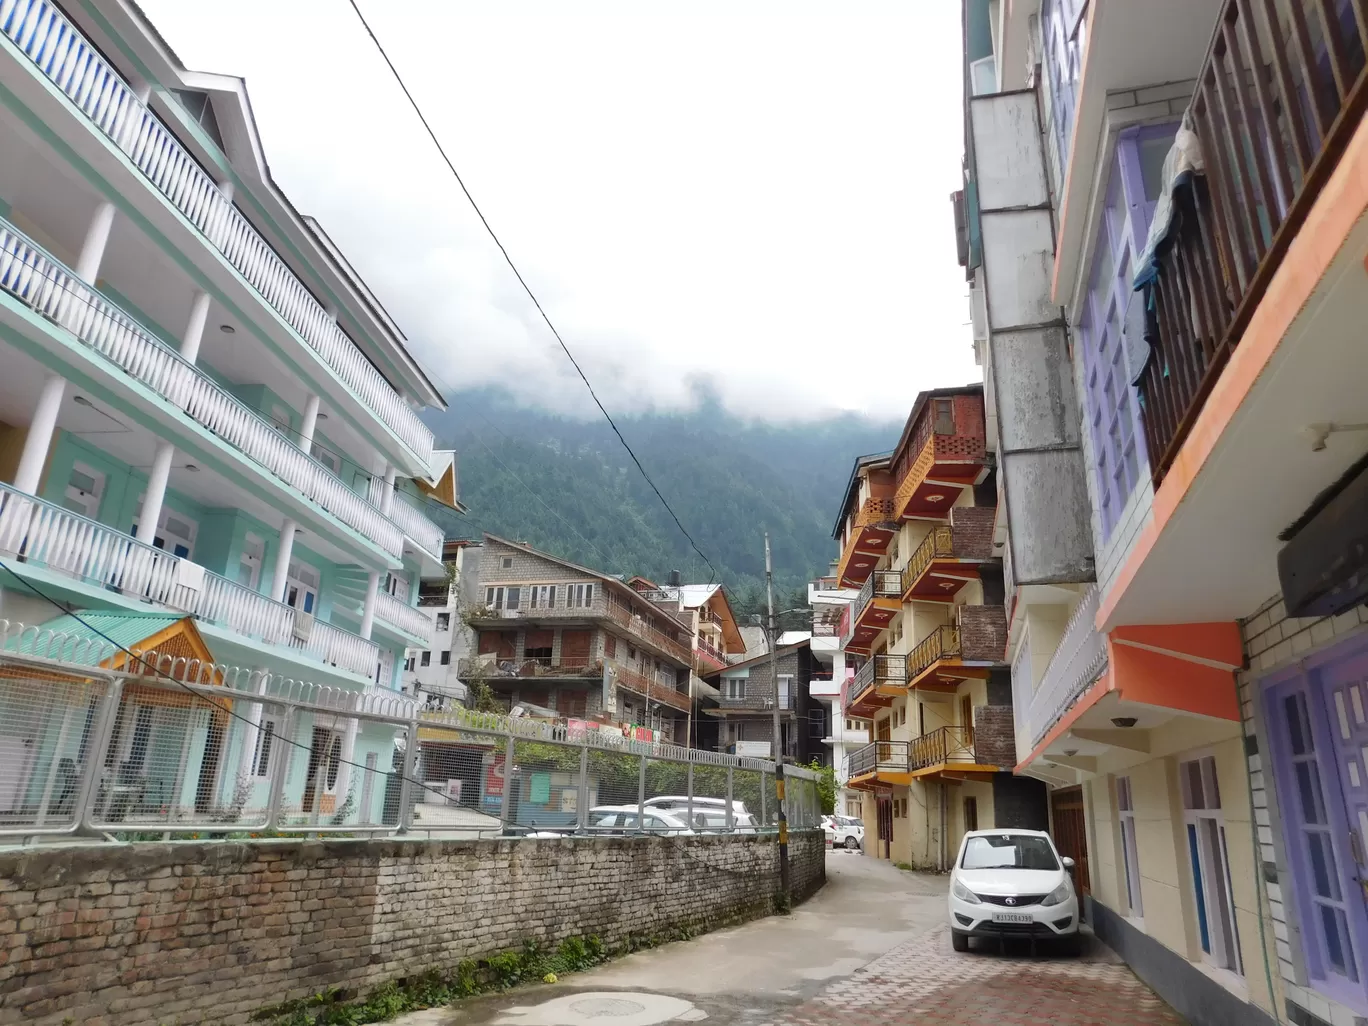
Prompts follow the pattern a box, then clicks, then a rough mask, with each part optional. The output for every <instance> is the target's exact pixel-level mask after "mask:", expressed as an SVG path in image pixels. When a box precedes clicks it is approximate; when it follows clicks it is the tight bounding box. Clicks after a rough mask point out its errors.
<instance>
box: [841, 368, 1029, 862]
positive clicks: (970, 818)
mask: <svg viewBox="0 0 1368 1026" xmlns="http://www.w3.org/2000/svg"><path fill="white" fill-rule="evenodd" d="M996 519H997V485H996V479H995V476H994V470H993V466H992V463H991V461H990V460H989V458H988V454H987V447H986V424H985V419H984V401H983V388H982V386H980V385H968V386H964V387H962V388H942V389H935V390H932V391H929V392H923V393H921V394H920V395H919V396H918V397H917V400H916V403H915V404H914V406H913V408H912V412H911V414H910V416H909V417H908V419H907V424H906V427H905V428H904V430H903V433H902V436H901V437H900V438H899V440H898V444H897V447H896V448H894V450H893V451H892V452H891V453H888V454H886V455H882V456H878V457H865V458H861V459H858V460H856V461H855V466H854V470H853V472H852V475H851V480H850V484H849V486H848V488H847V491H846V496H845V502H844V505H843V507H842V511H841V517H840V519H839V520H838V521H837V524H836V528H835V530H834V532H833V534H834V535H835V536H836V537H838V538H839V539H840V541H841V544H842V550H841V557H840V560H839V561H838V563H837V577H838V579H837V581H836V582H835V583H836V584H838V585H840V586H841V587H844V588H858V589H859V591H858V592H857V594H856V596H855V599H854V601H853V602H851V603H850V605H849V606H848V607H847V610H846V612H845V613H844V614H843V617H842V621H841V631H842V635H841V648H842V650H843V651H844V654H845V657H846V659H848V660H851V661H852V662H854V663H856V664H857V666H856V669H855V672H854V674H853V675H852V676H851V677H850V678H849V679H848V680H846V681H845V682H844V683H843V695H842V700H841V704H842V707H843V709H844V710H845V714H846V716H848V717H851V719H852V721H854V720H855V719H859V720H864V721H869V722H870V723H871V724H872V734H873V741H872V742H871V743H870V744H868V745H866V746H865V747H863V748H860V749H858V750H856V751H855V752H853V753H851V754H850V755H849V757H848V758H847V769H846V774H847V779H848V786H850V787H851V788H853V789H855V790H858V791H861V792H863V794H864V801H863V802H862V809H863V812H862V815H863V817H864V819H865V825H866V835H865V836H866V846H865V847H866V851H867V852H869V853H871V854H874V855H877V856H878V857H880V858H886V859H892V860H894V861H897V862H908V863H911V864H912V865H916V866H925V867H936V868H944V867H945V866H946V865H947V864H948V863H949V860H950V859H952V858H953V857H954V854H955V852H956V851H957V849H958V845H959V839H960V837H961V836H962V835H963V833H964V832H965V831H966V830H975V829H981V828H988V827H993V826H1021V827H1043V826H1044V825H1045V823H1046V815H1045V809H1044V801H1045V799H1044V789H1043V787H1042V786H1041V785H1040V784H1039V782H1038V781H1033V780H1023V779H1020V778H1017V777H1014V776H1013V775H1012V769H1013V767H1014V766H1015V763H1016V758H1015V743H1014V729H1015V728H1014V724H1013V720H1012V702H1011V680H1010V675H1009V672H1008V670H1007V667H1006V665H1005V652H1006V644H1007V619H1006V611H1005V609H1004V607H1003V579H1002V560H1001V558H1000V556H999V554H998V553H999V548H1000V547H999V545H998V544H997V543H996V542H995V539H994V533H995V525H996Z"/></svg>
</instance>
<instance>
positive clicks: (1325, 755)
mask: <svg viewBox="0 0 1368 1026" xmlns="http://www.w3.org/2000/svg"><path fill="white" fill-rule="evenodd" d="M1365 654H1368V638H1363V637H1359V638H1355V639H1353V640H1352V641H1350V642H1347V643H1344V644H1340V645H1336V646H1334V647H1333V648H1331V649H1329V650H1328V651H1326V652H1323V653H1320V654H1319V655H1317V656H1313V657H1312V658H1311V659H1308V660H1306V662H1305V663H1304V664H1303V666H1302V667H1297V668H1292V669H1288V670H1284V671H1283V672H1281V673H1277V674H1274V675H1272V676H1270V677H1266V678H1264V679H1263V680H1262V681H1260V689H1261V691H1262V697H1263V703H1264V706H1263V711H1264V723H1265V724H1266V725H1267V734H1268V742H1269V749H1270V751H1269V756H1270V760H1271V763H1272V768H1273V781H1274V785H1275V787H1276V789H1277V795H1278V808H1279V811H1280V813H1281V815H1280V817H1279V819H1280V820H1281V827H1282V839H1283V850H1284V851H1285V852H1286V853H1287V862H1288V869H1289V870H1290V873H1289V876H1290V879H1287V880H1285V881H1284V884H1285V886H1286V887H1287V889H1288V890H1290V892H1291V894H1292V896H1293V898H1294V900H1295V907H1296V912H1297V916H1298V919H1299V920H1300V922H1301V926H1302V931H1301V938H1302V945H1301V948H1302V954H1303V956H1304V957H1305V960H1306V970H1307V975H1308V977H1309V982H1310V983H1311V986H1312V989H1314V990H1316V991H1317V992H1319V993H1321V994H1323V995H1325V996H1326V997H1329V998H1332V999H1334V1000H1335V1001H1338V1002H1340V1003H1341V1004H1343V1005H1347V1006H1348V1007H1350V1008H1352V1009H1353V1010H1354V1011H1356V1012H1358V1013H1360V1014H1362V1013H1364V1012H1368V975H1366V974H1368V906H1365V904H1364V901H1363V900H1362V899H1360V898H1358V895H1359V894H1361V893H1362V891H1361V890H1360V887H1361V885H1360V884H1359V883H1358V881H1357V880H1356V879H1355V877H1354V870H1353V868H1352V867H1353V865H1354V861H1353V855H1352V853H1351V852H1350V851H1349V850H1347V847H1346V845H1345V844H1344V839H1345V838H1347V837H1348V836H1349V831H1350V830H1351V829H1353V825H1352V824H1350V822H1349V818H1348V814H1347V812H1346V806H1345V801H1344V796H1343V793H1342V784H1341V782H1340V775H1339V767H1338V765H1337V760H1338V754H1337V752H1336V748H1335V742H1334V740H1333V737H1332V733H1331V731H1332V729H1333V728H1332V727H1331V725H1330V718H1329V713H1328V711H1327V709H1326V703H1325V693H1324V690H1323V688H1322V684H1321V677H1322V675H1323V673H1324V672H1326V671H1329V670H1333V669H1334V668H1335V667H1336V666H1338V665H1339V664H1342V663H1348V662H1354V661H1360V660H1362V659H1363V658H1364V656H1365ZM1291 696H1301V697H1302V700H1303V702H1304V708H1305V709H1306V711H1307V713H1308V720H1309V726H1310V733H1311V741H1312V749H1311V752H1310V759H1309V760H1308V759H1307V757H1306V756H1301V757H1296V756H1294V754H1293V751H1292V742H1291V739H1290V736H1289V733H1288V721H1287V718H1286V716H1285V715H1284V711H1283V710H1284V702H1285V700H1287V699H1288V698H1289V697H1291ZM1299 761H1301V762H1308V761H1309V763H1310V765H1311V766H1313V767H1314V769H1315V771H1316V773H1317V774H1318V776H1319V789H1320V793H1321V795H1322V796H1323V801H1324V805H1325V811H1326V818H1327V823H1326V824H1324V826H1325V828H1326V829H1325V833H1326V835H1327V837H1328V838H1329V840H1330V843H1331V846H1332V851H1333V852H1334V856H1335V867H1334V868H1335V872H1336V878H1337V881H1338V885H1339V887H1340V889H1341V891H1342V892H1343V893H1344V894H1345V895H1346V896H1347V895H1351V894H1352V895H1353V896H1354V899H1355V900H1353V901H1351V902H1348V903H1347V904H1348V914H1349V922H1348V927H1349V938H1350V939H1351V941H1352V943H1353V946H1354V951H1353V958H1354V971H1355V974H1356V975H1357V977H1358V979H1357V980H1352V979H1350V978H1348V977H1346V976H1343V975H1341V974H1339V973H1336V972H1334V971H1332V970H1331V969H1330V968H1329V967H1328V965H1327V962H1328V960H1327V958H1326V955H1325V952H1324V940H1323V938H1322V934H1321V932H1320V929H1319V927H1318V924H1317V923H1316V921H1315V920H1314V918H1313V917H1314V916H1315V914H1316V909H1317V907H1318V901H1317V899H1316V896H1315V895H1313V894H1312V891H1311V873H1312V867H1311V864H1310V863H1311V859H1310V854H1309V850H1308V847H1307V842H1306V839H1305V838H1304V836H1303V834H1304V833H1306V832H1308V831H1316V830H1318V829H1319V825H1318V824H1314V823H1308V822H1306V820H1305V817H1304V816H1303V814H1302V810H1301V797H1300V791H1299V788H1298V782H1297V775H1296V763H1297V762H1299Z"/></svg>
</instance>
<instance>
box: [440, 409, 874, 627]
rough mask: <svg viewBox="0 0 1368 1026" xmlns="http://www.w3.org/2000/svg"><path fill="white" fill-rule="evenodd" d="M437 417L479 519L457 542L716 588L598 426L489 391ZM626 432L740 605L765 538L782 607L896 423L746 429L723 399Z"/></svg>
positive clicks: (457, 528) (759, 564) (459, 526)
mask: <svg viewBox="0 0 1368 1026" xmlns="http://www.w3.org/2000/svg"><path fill="white" fill-rule="evenodd" d="M428 423H429V425H430V426H431V427H432V429H433V431H434V433H435V434H436V436H437V441H438V443H439V445H441V446H443V447H449V448H455V449H456V450H458V452H459V453H460V455H459V457H458V458H459V469H460V486H461V498H462V500H463V501H464V502H466V503H467V504H468V505H469V507H470V515H469V516H468V517H466V518H463V519H460V520H457V521H456V522H455V523H453V524H452V527H451V530H452V533H453V534H454V533H457V532H460V533H464V534H466V535H467V536H469V537H474V536H477V535H478V534H479V533H480V532H481V531H489V532H490V533H493V534H500V535H504V536H506V537H510V538H514V539H519V540H523V541H526V542H528V543H530V544H532V545H535V546H536V547H537V548H541V549H545V550H546V551H548V552H552V553H555V554H556V555H559V556H562V557H563V558H567V559H571V560H574V561H576V562H581V563H584V564H586V565H589V566H593V567H595V568H598V569H604V570H606V571H608V572H610V573H620V574H626V575H631V574H643V575H645V576H648V577H652V578H654V579H657V580H659V579H662V578H664V577H665V575H666V574H668V573H669V572H670V571H671V570H680V571H681V572H683V574H684V576H685V579H686V580H694V581H706V580H708V578H709V576H710V571H709V569H708V567H707V565H706V564H705V563H704V561H703V560H702V559H701V558H700V557H699V555H698V554H697V553H695V552H694V551H693V549H692V548H691V547H690V545H689V542H688V541H687V539H685V538H684V536H683V535H682V534H681V533H680V531H679V529H678V528H677V527H676V526H675V524H674V522H673V521H672V520H671V519H670V515H669V513H668V512H667V511H666V510H665V508H664V507H663V506H662V505H661V503H660V501H659V500H658V499H657V498H656V497H655V495H654V494H653V493H652V492H651V490H650V486H649V485H648V484H647V483H646V482H645V480H643V478H642V476H641V474H640V473H638V472H637V470H636V468H635V466H633V465H632V462H631V458H630V457H629V456H628V455H627V453H626V451H625V450H624V449H623V448H622V446H621V445H620V444H619V442H618V441H617V439H616V438H615V437H614V435H613V433H612V429H611V428H609V426H608V424H607V423H606V422H604V421H603V420H602V419H599V420H597V421H587V422H586V421H577V420H571V419H567V418H564V417H560V416H557V415H555V414H548V413H543V412H540V411H535V410H528V409H524V408H520V407H518V406H516V405H514V404H512V403H511V402H510V401H509V400H508V399H507V398H506V397H505V396H503V395H502V394H501V393H497V392H492V391H484V390H481V391H473V392H465V393H461V394H458V395H456V396H454V397H453V398H452V400H451V408H450V409H449V410H448V411H447V412H446V413H445V414H441V415H437V416H430V417H429V418H428ZM618 426H619V427H620V428H621V429H622V432H623V434H624V435H625V436H626V438H627V440H628V441H629V442H630V443H631V445H632V448H633V449H634V450H635V451H636V453H637V455H638V456H639V457H640V459H641V462H642V464H643V465H644V466H645V467H646V470H647V472H648V473H650V475H651V477H652V479H653V480H654V481H655V483H656V485H657V486H658V487H659V488H660V490H661V492H662V493H663V494H664V495H665V497H666V498H667V499H668V500H669V502H670V505H671V506H672V507H673V508H674V510H675V512H676V513H677V514H678V515H679V519H680V520H681V521H682V522H683V524H684V527H685V528H686V529H687V530H688V531H689V533H690V534H691V535H693V537H694V540H695V541H696V542H697V543H698V547H699V548H700V549H702V551H703V552H704V553H705V554H706V555H707V556H708V558H709V559H710V560H711V561H712V563H713V565H714V566H715V567H716V569H717V572H718V577H719V579H720V580H721V581H722V583H724V584H726V585H727V586H728V588H729V589H731V590H732V592H733V593H734V594H735V595H736V596H737V597H738V599H739V600H741V604H742V605H744V606H749V605H750V604H751V603H752V602H753V601H758V599H757V592H758V591H759V589H760V588H761V587H762V586H763V581H764V531H766V530H768V531H769V532H770V540H771V545H772V547H773V551H774V566H775V579H776V585H777V586H778V587H779V588H781V589H782V590H783V592H784V593H785V595H784V598H785V600H787V598H790V597H792V593H793V591H794V589H797V588H800V587H801V586H802V585H803V584H804V583H805V582H806V581H807V580H809V579H810V578H811V577H812V576H814V575H816V574H819V573H821V572H823V571H824V570H825V568H826V566H827V564H828V562H829V561H830V560H831V558H832V555H833V554H834V552H835V545H834V543H833V542H832V540H831V524H832V522H833V521H834V519H835V517H836V512H837V509H836V507H837V504H838V503H839V502H840V498H841V492H842V489H843V488H844V487H845V484H846V479H847V476H848V475H849V473H850V466H851V461H852V459H853V458H854V457H855V456H857V455H859V454H861V453H866V452H872V451H878V450H880V449H887V448H888V447H889V446H891V445H892V444H893V442H894V441H895V440H896V438H897V432H898V428H899V425H897V424H894V423H891V422H884V423H880V422H874V421H868V420H864V419H862V418H859V417H854V416H844V417H840V418H837V419H834V420H829V421H825V422H818V423H811V424H795V425H767V424H760V423H749V422H746V421H742V420H739V419H738V418H736V417H734V416H732V415H730V414H728V413H726V412H725V411H723V410H721V409H720V408H719V407H718V406H716V405H715V404H705V405H704V406H703V407H701V408H700V409H698V410H696V411H694V412H690V413H683V414H648V415H644V416H638V417H629V418H620V419H619V420H618ZM520 482H522V483H520ZM524 483H525V485H526V487H524ZM529 489H530V490H531V491H535V493H536V497H534V496H533V495H532V494H530V493H529ZM789 604H790V605H791V604H792V603H791V602H790V603H789Z"/></svg>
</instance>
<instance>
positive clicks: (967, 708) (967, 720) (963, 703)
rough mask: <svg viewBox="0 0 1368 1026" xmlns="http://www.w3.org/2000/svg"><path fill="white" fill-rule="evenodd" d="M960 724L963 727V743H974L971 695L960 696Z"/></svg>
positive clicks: (967, 745)
mask: <svg viewBox="0 0 1368 1026" xmlns="http://www.w3.org/2000/svg"><path fill="white" fill-rule="evenodd" d="M960 726H961V727H963V728H964V744H965V746H966V747H972V746H973V744H974V699H973V697H972V696H971V695H961V696H960Z"/></svg>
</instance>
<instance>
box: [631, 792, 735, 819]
mask: <svg viewBox="0 0 1368 1026" xmlns="http://www.w3.org/2000/svg"><path fill="white" fill-rule="evenodd" d="M692 801H693V810H694V812H703V811H705V810H717V811H719V812H724V813H725V812H726V811H727V799H725V798H705V797H703V796H702V795H694V796H693V799H692ZM689 802H690V799H689V796H688V795H682V794H662V795H658V796H657V797H655V798H647V799H646V801H644V802H643V803H642V804H643V805H644V806H645V807H646V808H648V809H664V810H665V811H666V812H673V813H675V814H676V815H677V814H679V813H680V812H681V811H684V810H686V809H688V807H689ZM732 814H733V815H736V816H747V815H749V814H750V810H749V809H747V808H746V803H745V802H743V801H737V800H733V801H732Z"/></svg>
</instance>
